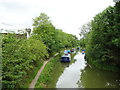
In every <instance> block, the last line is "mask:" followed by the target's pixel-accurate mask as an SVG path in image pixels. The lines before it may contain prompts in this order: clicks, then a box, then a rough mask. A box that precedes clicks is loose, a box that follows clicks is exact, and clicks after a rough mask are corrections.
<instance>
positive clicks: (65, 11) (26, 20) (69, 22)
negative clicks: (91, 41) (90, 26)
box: [0, 0, 114, 34]
mask: <svg viewBox="0 0 120 90" xmlns="http://www.w3.org/2000/svg"><path fill="white" fill-rule="evenodd" d="M109 5H112V6H113V5H114V2H113V1H112V0H0V22H5V23H8V24H12V25H20V26H24V27H30V26H31V25H32V23H33V22H32V18H35V17H36V16H39V15H40V13H46V14H47V15H48V16H49V17H50V19H51V20H52V23H53V24H54V26H55V27H56V28H59V29H62V30H63V31H65V32H67V33H72V34H78V33H79V29H78V28H79V27H81V26H82V25H83V24H85V23H87V22H88V21H90V20H91V19H92V18H93V17H94V16H95V15H96V14H97V13H99V12H101V11H103V10H104V9H105V8H106V7H108V6H109Z"/></svg>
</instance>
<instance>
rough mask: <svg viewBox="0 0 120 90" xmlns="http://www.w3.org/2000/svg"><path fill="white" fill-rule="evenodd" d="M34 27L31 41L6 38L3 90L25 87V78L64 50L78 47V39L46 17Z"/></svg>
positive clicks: (11, 35) (41, 17) (3, 56)
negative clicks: (45, 61) (4, 89)
mask: <svg viewBox="0 0 120 90" xmlns="http://www.w3.org/2000/svg"><path fill="white" fill-rule="evenodd" d="M33 25H34V29H33V33H32V35H31V37H30V38H28V39H26V38H25V37H24V36H23V37H19V35H16V34H7V35H4V36H3V40H2V83H3V88H20V87H23V85H24V84H25V83H26V79H27V78H26V77H28V75H29V74H31V73H32V72H34V67H39V66H38V65H42V64H43V61H44V60H46V59H47V58H49V56H51V55H52V54H54V53H57V52H58V51H60V50H61V49H63V48H70V47H75V46H77V45H78V43H79V42H78V39H77V38H76V36H74V35H71V34H67V33H65V32H63V31H62V30H59V29H55V27H54V26H53V25H52V23H51V21H50V20H49V18H48V16H47V15H46V14H44V13H41V15H40V16H39V17H36V18H35V19H34V23H33ZM20 36H21V35H20ZM32 74H33V73H32Z"/></svg>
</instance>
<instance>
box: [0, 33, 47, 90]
mask: <svg viewBox="0 0 120 90" xmlns="http://www.w3.org/2000/svg"><path fill="white" fill-rule="evenodd" d="M2 49H3V50H2V64H3V67H2V71H3V72H2V75H3V77H2V82H3V87H4V88H15V87H20V85H21V82H22V81H24V80H23V76H25V75H27V72H28V71H29V70H32V68H33V67H34V66H37V65H38V64H39V63H42V62H43V60H44V59H45V57H47V56H48V53H47V47H46V46H45V45H44V44H43V43H42V42H41V41H39V40H35V39H32V38H29V39H28V40H26V39H21V38H17V37H16V35H15V34H8V35H5V36H4V37H3V44H2Z"/></svg>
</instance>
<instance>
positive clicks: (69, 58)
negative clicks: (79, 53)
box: [61, 54, 71, 62]
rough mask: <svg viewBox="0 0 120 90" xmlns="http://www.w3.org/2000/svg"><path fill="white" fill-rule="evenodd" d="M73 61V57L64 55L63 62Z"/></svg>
mask: <svg viewBox="0 0 120 90" xmlns="http://www.w3.org/2000/svg"><path fill="white" fill-rule="evenodd" d="M70 61H71V56H70V54H67V55H63V56H62V57H61V62H70Z"/></svg>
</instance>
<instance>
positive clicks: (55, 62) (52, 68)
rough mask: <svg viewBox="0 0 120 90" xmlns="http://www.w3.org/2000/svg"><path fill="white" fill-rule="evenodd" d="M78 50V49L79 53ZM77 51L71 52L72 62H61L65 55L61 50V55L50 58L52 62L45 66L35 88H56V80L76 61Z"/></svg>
mask: <svg viewBox="0 0 120 90" xmlns="http://www.w3.org/2000/svg"><path fill="white" fill-rule="evenodd" d="M77 52H78V51H76V53H77ZM76 53H74V54H71V62H70V63H61V62H60V59H61V56H62V55H63V52H61V53H60V54H59V55H57V56H56V57H54V58H53V59H51V60H50V62H49V63H48V64H47V65H46V66H45V68H44V70H43V71H42V72H41V75H40V77H39V79H38V81H37V83H36V85H35V88H55V87H56V82H57V80H58V78H59V76H60V75H61V74H62V73H63V71H64V68H66V67H69V65H70V64H72V63H74V60H73V58H74V56H75V55H76Z"/></svg>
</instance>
